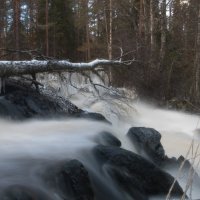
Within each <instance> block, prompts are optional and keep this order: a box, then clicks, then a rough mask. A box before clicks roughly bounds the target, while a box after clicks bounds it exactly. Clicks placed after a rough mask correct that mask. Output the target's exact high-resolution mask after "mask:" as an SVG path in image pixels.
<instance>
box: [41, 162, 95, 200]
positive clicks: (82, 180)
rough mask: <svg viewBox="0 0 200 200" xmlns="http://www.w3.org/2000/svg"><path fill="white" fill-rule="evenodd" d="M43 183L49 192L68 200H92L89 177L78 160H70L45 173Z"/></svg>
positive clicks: (92, 194)
mask: <svg viewBox="0 0 200 200" xmlns="http://www.w3.org/2000/svg"><path fill="white" fill-rule="evenodd" d="M45 173H46V174H45V177H44V179H45V182H46V184H48V185H49V187H50V188H51V190H55V191H56V193H59V194H60V196H62V197H64V198H65V199H66V198H67V199H68V198H69V199H70V200H93V199H94V193H93V189H92V186H91V183H90V179H89V175H88V172H87V170H86V169H85V167H84V166H83V164H82V163H80V162H79V161H78V160H70V161H66V162H65V163H62V164H61V165H60V166H54V167H53V168H49V169H47V170H46V172H45Z"/></svg>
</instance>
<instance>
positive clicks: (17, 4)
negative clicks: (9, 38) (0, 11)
mask: <svg viewBox="0 0 200 200" xmlns="http://www.w3.org/2000/svg"><path fill="white" fill-rule="evenodd" d="M13 3H14V5H13V6H14V19H13V20H14V22H13V23H14V39H15V49H16V50H19V49H20V44H19V42H20V41H19V31H20V28H19V26H20V0H14V2H13ZM16 59H17V60H19V54H18V53H16Z"/></svg>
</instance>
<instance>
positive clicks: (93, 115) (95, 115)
mask: <svg viewBox="0 0 200 200" xmlns="http://www.w3.org/2000/svg"><path fill="white" fill-rule="evenodd" d="M75 116H76V117H80V118H84V119H90V120H95V121H100V122H105V123H108V124H111V122H110V121H108V120H107V119H106V118H105V117H104V116H103V115H102V114H100V113H91V112H86V111H82V112H80V113H77V114H76V115H75Z"/></svg>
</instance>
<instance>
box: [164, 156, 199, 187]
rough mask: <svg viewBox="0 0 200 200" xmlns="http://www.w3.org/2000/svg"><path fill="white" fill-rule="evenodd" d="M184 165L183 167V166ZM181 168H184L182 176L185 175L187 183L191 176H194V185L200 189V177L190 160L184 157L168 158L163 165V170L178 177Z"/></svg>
mask: <svg viewBox="0 0 200 200" xmlns="http://www.w3.org/2000/svg"><path fill="white" fill-rule="evenodd" d="M183 163H184V165H183ZM182 165H183V166H182ZM180 166H182V170H181V174H182V175H184V177H185V179H186V180H185V181H187V179H189V178H190V177H188V176H189V174H192V176H193V178H192V183H193V185H194V186H197V187H200V177H199V174H198V173H197V172H196V171H195V169H194V167H193V166H192V164H191V163H190V161H189V160H187V159H185V158H184V157H183V156H180V157H179V158H178V159H177V158H174V157H173V158H168V157H166V159H165V161H164V162H163V163H162V168H163V169H165V170H166V171H167V170H170V172H172V174H174V175H177V174H178V171H179V170H180Z"/></svg>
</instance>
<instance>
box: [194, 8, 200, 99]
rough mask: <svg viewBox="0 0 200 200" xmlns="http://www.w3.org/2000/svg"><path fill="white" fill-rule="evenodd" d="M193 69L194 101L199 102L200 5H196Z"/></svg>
mask: <svg viewBox="0 0 200 200" xmlns="http://www.w3.org/2000/svg"><path fill="white" fill-rule="evenodd" d="M194 69H195V90H194V92H195V97H196V99H195V101H196V102H198V101H199V97H200V5H198V30H197V38H196V55H195V62H194Z"/></svg>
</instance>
